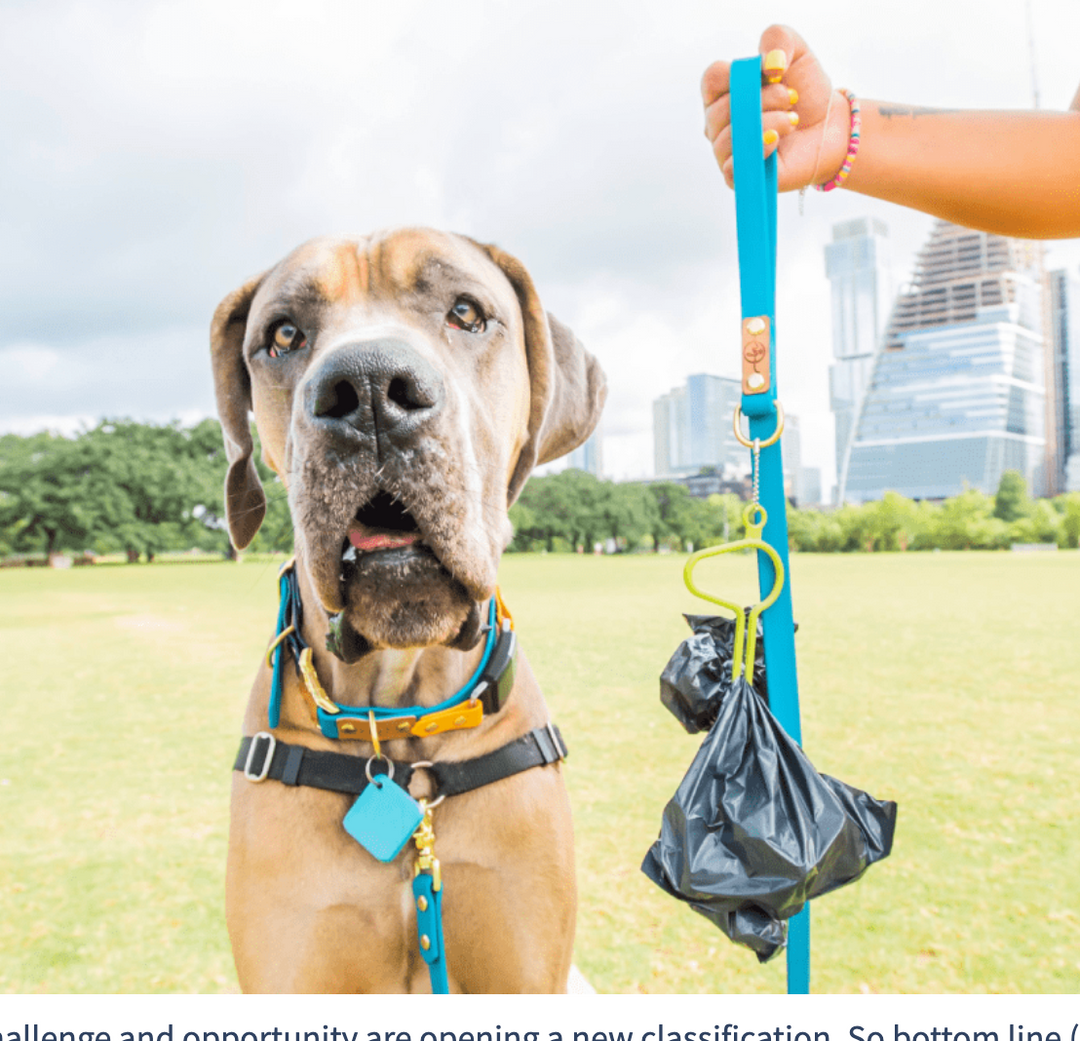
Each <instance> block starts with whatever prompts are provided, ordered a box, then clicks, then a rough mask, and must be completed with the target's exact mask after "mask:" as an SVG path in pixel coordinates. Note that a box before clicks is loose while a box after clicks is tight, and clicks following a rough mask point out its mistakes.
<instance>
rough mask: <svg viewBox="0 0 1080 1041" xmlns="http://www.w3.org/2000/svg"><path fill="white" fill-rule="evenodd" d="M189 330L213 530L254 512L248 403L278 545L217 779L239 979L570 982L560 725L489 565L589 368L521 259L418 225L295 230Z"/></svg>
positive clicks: (470, 987) (345, 986)
mask: <svg viewBox="0 0 1080 1041" xmlns="http://www.w3.org/2000/svg"><path fill="white" fill-rule="evenodd" d="M211 346H212V353H213V365H214V378H215V382H216V390H217V401H218V409H219V412H220V415H221V422H222V426H223V429H224V434H225V444H226V449H227V452H228V458H229V471H228V477H227V479H226V504H227V510H228V521H229V528H230V531H231V533H232V538H233V541H234V543H235V544H236V545H237V547H239V548H243V547H244V546H246V545H247V544H248V543H249V542H250V541H251V539H252V538H253V537H254V535H255V533H256V531H257V530H258V527H259V524H260V522H261V520H262V517H263V514H264V512H265V505H266V499H265V493H264V491H263V488H262V486H261V484H260V482H259V479H258V476H257V473H256V469H255V466H254V462H253V460H252V452H253V439H252V435H251V429H250V416H251V414H252V413H253V414H254V417H255V423H256V425H257V427H258V432H259V438H260V441H261V443H262V453H263V458H264V460H265V461H266V463H267V464H268V465H269V466H270V467H271V468H272V469H273V470H274V471H275V472H276V473H277V474H278V475H279V477H280V478H281V481H282V483H283V485H284V487H285V488H286V489H287V491H288V499H289V507H290V510H291V512H292V518H293V525H294V529H295V539H296V557H295V562H294V563H293V564H292V565H291V566H287V567H286V568H285V569H283V572H282V575H281V580H280V586H281V605H280V610H279V612H278V615H277V625H276V627H275V628H274V630H273V633H272V643H271V649H270V651H269V653H268V654H267V656H266V658H265V660H264V661H262V662H261V663H260V665H259V671H258V674H257V676H256V679H255V684H254V687H253V689H252V692H251V698H250V701H249V704H248V708H247V713H246V715H245V718H244V735H245V736H244V739H243V741H242V743H241V747H240V752H239V753H238V755H237V759H236V764H235V771H234V775H233V796H232V823H231V828H230V841H229V863H228V880H227V894H226V910H227V917H228V926H229V935H230V937H231V940H232V945H233V953H234V956H235V959H236V967H237V971H238V973H239V977H240V984H241V986H242V987H243V989H244V990H245V991H263V992H266V991H291V992H296V991H307V992H327V991H365V992H409V991H417V992H421V991H430V990H436V991H445V990H449V991H454V992H456V991H463V992H481V991H487V992H514V991H560V990H564V989H565V988H566V982H567V976H568V974H569V972H570V959H571V949H572V945H573V937H574V914H575V904H576V895H575V883H574V857H573V835H572V829H571V823H570V811H569V805H568V801H567V797H566V791H565V788H564V786H563V778H562V769H561V761H562V759H563V758H564V756H565V754H566V746H565V744H564V743H563V740H562V736H561V734H560V733H559V731H558V728H557V727H555V726H554V725H553V723H552V720H551V719H550V717H549V714H548V709H547V707H546V706H545V704H544V700H543V696H542V695H541V693H540V690H539V688H538V686H537V683H536V680H535V679H534V677H533V674H532V671H531V670H530V668H529V665H528V662H527V661H526V659H525V653H524V651H523V649H522V648H521V645H520V644H519V640H518V636H519V634H518V633H516V632H515V631H514V627H513V620H512V617H511V614H510V611H509V610H508V607H507V605H506V604H505V603H504V601H503V599H502V597H501V596H500V594H499V591H498V589H497V584H496V578H497V571H498V566H499V559H500V556H501V554H502V552H503V550H504V549H505V547H506V545H507V543H508V542H509V540H510V536H511V530H510V523H509V521H508V519H507V510H508V508H509V506H510V504H511V503H513V501H514V499H515V498H516V497H517V495H518V493H519V492H520V491H521V488H522V486H523V485H524V483H525V481H526V479H527V478H528V476H529V473H530V472H531V470H532V469H533V467H534V466H536V465H537V464H538V463H542V462H546V461H548V460H551V459H555V458H558V457H559V456H561V455H563V454H565V453H566V452H569V451H570V450H571V449H573V448H575V447H576V446H577V445H579V444H580V443H581V442H583V441H584V440H585V439H586V438H587V437H588V436H589V434H590V433H591V432H592V430H593V428H594V427H595V425H596V422H597V420H598V418H599V414H600V409H601V407H602V404H603V400H604V394H605V386H604V377H603V374H602V373H601V371H600V369H599V366H598V365H597V364H596V361H595V359H593V357H592V356H591V355H590V354H588V353H587V352H586V351H585V350H584V348H583V347H582V346H581V344H580V343H579V342H578V341H577V339H576V338H575V337H574V335H573V334H572V333H571V332H570V331H569V330H568V329H567V328H566V327H565V326H563V325H561V324H560V323H559V322H558V321H556V320H555V319H554V318H552V317H551V316H550V315H548V314H547V313H546V312H545V311H544V309H543V307H542V306H541V303H540V299H539V297H538V295H537V291H536V289H535V287H534V286H533V283H532V280H531V279H530V277H529V275H528V273H527V272H526V270H525V268H524V267H523V266H522V265H521V263H519V262H518V261H517V260H515V259H514V258H513V257H510V256H508V255H507V254H505V253H503V252H502V251H501V250H499V249H497V248H495V247H493V246H485V245H480V244H478V243H475V242H473V241H472V240H470V239H466V238H463V237H460V236H456V235H450V234H446V233H442V232H436V231H430V230H426V229H405V230H397V231H393V232H386V233H381V234H376V235H372V236H369V237H366V238H340V239H336V238H335V239H331V238H327V239H318V240H315V241H313V242H309V243H307V244H306V245H304V246H301V247H300V248H299V249H297V250H296V251H294V252H293V253H292V254H290V255H289V256H288V257H286V258H285V259H284V260H283V261H281V263H279V264H277V265H276V266H275V267H273V268H271V269H270V270H268V271H266V272H265V273H264V274H262V275H260V276H258V277H257V278H254V279H252V280H251V281H250V282H248V283H247V284H246V285H244V286H242V287H241V288H240V289H237V290H236V291H235V292H233V293H231V294H230V295H229V296H228V297H226V298H225V300H224V301H222V303H221V305H220V306H219V307H218V309H217V311H216V313H215V315H214V321H213V328H212V333H211ZM511 606H512V605H511ZM272 621H273V619H272V618H269V617H268V619H267V623H268V626H269V625H270V624H271V622H272ZM524 640H525V641H527V634H524Z"/></svg>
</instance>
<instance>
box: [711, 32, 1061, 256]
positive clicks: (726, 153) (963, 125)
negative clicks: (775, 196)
mask: <svg viewBox="0 0 1080 1041" xmlns="http://www.w3.org/2000/svg"><path fill="white" fill-rule="evenodd" d="M761 49H762V51H763V53H765V54H766V55H768V56H769V57H768V59H767V63H769V62H771V63H772V64H774V65H776V66H778V67H777V69H775V70H774V75H777V74H779V73H782V79H781V80H780V81H779V82H777V83H768V84H766V85H765V86H764V87H763V90H762V108H763V110H764V111H763V116H762V124H763V127H764V129H765V131H766V136H767V137H768V136H769V135H768V131H770V130H772V131H773V133H774V134H775V140H774V141H773V142H772V143H771V144H770V143H766V146H765V151H766V154H770V153H771V152H772V151H777V160H778V180H779V185H780V190H781V191H791V190H794V189H796V188H803V187H806V186H807V185H810V184H821V183H824V182H827V181H829V180H831V179H832V178H833V177H835V175H836V173H837V171H838V170H839V169H840V165H841V163H842V162H843V161H844V156H845V155H846V153H847V145H848V136H849V132H850V109H849V107H848V103H847V100H846V99H845V98H844V96H843V95H842V94H840V93H839V92H838V91H834V90H833V87H832V84H831V83H830V81H829V79H828V76H827V75H826V74H825V71H824V69H823V68H822V67H821V65H820V63H819V62H818V61H817V58H816V57H815V56H814V54H813V53H812V52H811V51H810V49H809V48H808V47H807V46H806V44H805V42H804V41H803V40H802V38H801V37H799V35H798V34H797V33H795V32H794V31H793V30H791V29H788V28H786V27H784V26H772V27H771V28H769V29H767V30H766V31H765V33H764V34H763V35H762V38H761ZM774 52H782V57H780V56H776V55H774ZM778 58H779V61H778V60H777V59H778ZM729 80H730V65H729V64H728V63H724V62H717V63H715V64H714V65H712V66H710V67H709V69H707V70H706V72H705V75H704V77H703V78H702V96H703V100H704V102H705V112H706V136H707V137H708V138H709V140H710V142H711V143H712V145H713V151H714V153H715V155H716V158H717V162H718V163H719V164H720V167H721V170H722V171H723V173H724V176H725V179H726V180H727V181H728V183H729V184H731V183H732V164H731V128H730V100H729V95H728V84H729ZM791 88H794V90H795V91H796V93H797V100H796V101H795V102H794V103H793V102H792V100H791V95H790V94H789V89H791ZM830 98H831V99H832V100H831V102H830V100H829V99H830ZM860 106H861V110H862V112H861V115H862V134H861V142H860V147H859V153H858V156H857V157H856V159H855V161H854V163H853V165H852V168H851V173H850V174H849V176H848V178H847V180H846V181H845V182H844V187H846V188H849V189H850V190H852V191H857V192H861V193H862V194H864V195H871V196H874V197H875V198H879V199H885V200H887V201H888V202H894V203H898V204H899V205H902V206H909V207H912V208H913V209H917V210H921V211H923V212H925V213H930V214H933V215H934V216H937V217H943V218H945V219H946V220H950V221H953V222H954V223H956V224H963V225H965V226H967V227H973V228H978V229H981V230H985V231H991V232H996V233H998V234H1003V235H1015V236H1019V237H1024V238H1073V237H1080V91H1078V92H1077V96H1076V97H1075V98H1074V99H1073V106H1072V109H1071V110H1070V111H1069V112H1039V111H1030V112H979V111H955V110H953V111H950V110H943V109H924V108H917V107H914V106H910V105H896V104H892V103H889V102H881V101H867V100H863V99H860ZM792 111H794V112H795V113H796V114H797V116H798V120H797V122H794V123H793V122H792V121H791V118H790V115H789V113H790V112H792Z"/></svg>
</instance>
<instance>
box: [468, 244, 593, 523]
mask: <svg viewBox="0 0 1080 1041" xmlns="http://www.w3.org/2000/svg"><path fill="white" fill-rule="evenodd" d="M482 248H483V249H484V250H485V252H486V253H487V254H488V256H489V257H491V259H492V260H493V261H495V263H496V264H497V265H498V266H499V268H500V269H501V270H502V272H503V274H504V275H506V277H507V278H508V279H509V280H510V284H511V285H512V286H513V287H514V291H515V292H516V293H517V298H518V303H519V305H520V306H521V316H522V318H523V320H524V326H525V349H526V353H527V355H528V364H529V386H530V406H529V437H528V440H527V441H526V443H525V445H524V447H523V448H522V450H521V454H520V455H519V456H518V460H517V465H516V466H515V467H514V472H513V475H512V476H511V478H510V487H509V490H508V493H507V502H508V503H513V502H514V500H515V499H516V498H517V497H518V495H519V494H520V492H521V489H522V488H523V487H524V485H525V481H526V480H527V479H528V476H529V474H530V473H531V472H532V470H533V467H535V466H538V465H539V464H540V463H548V462H550V461H551V460H552V459H558V458H559V457H560V456H563V455H566V453H567V452H571V451H573V450H574V449H575V448H577V446H578V445H580V444H582V443H583V442H584V441H585V440H586V439H587V438H588V436H589V435H590V434H591V433H592V432H593V430H595V429H596V424H597V423H598V422H599V420H600V412H601V411H602V410H603V407H604V399H605V398H606V397H607V380H606V379H605V378H604V370H603V369H601V368H600V365H599V363H598V362H597V360H596V359H595V358H594V357H593V356H592V355H591V354H590V353H589V352H588V351H587V350H585V348H584V347H583V346H582V345H581V341H580V340H579V339H578V338H577V337H576V336H575V335H574V334H573V333H572V332H571V331H570V330H569V329H568V328H567V327H566V326H565V325H563V324H562V322H560V321H559V320H558V319H556V318H554V317H553V316H551V315H549V314H547V313H546V312H545V311H544V309H543V307H542V306H541V305H540V297H539V295H538V294H537V292H536V287H535V286H534V285H533V281H532V279H531V278H530V277H529V273H528V271H526V270H525V265H524V264H522V263H521V261H519V260H517V259H515V258H514V257H512V256H510V255H509V254H508V253H504V252H503V251H502V250H501V249H499V248H498V247H497V246H489V245H485V246H483V247H482Z"/></svg>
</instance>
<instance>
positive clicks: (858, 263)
mask: <svg viewBox="0 0 1080 1041" xmlns="http://www.w3.org/2000/svg"><path fill="white" fill-rule="evenodd" d="M888 236H889V230H888V228H887V227H886V226H885V225H884V224H883V223H882V222H881V221H879V220H873V219H871V218H869V217H862V218H860V219H859V220H851V221H844V222H843V223H841V224H835V225H833V241H832V242H830V243H829V244H828V245H827V246H826V247H825V274H826V275H827V276H828V278H829V283H830V285H831V286H832V332H833V356H834V357H835V358H836V361H835V362H834V363H833V365H832V366H831V367H830V369H829V407H830V408H831V409H832V413H833V418H834V420H835V423H836V477H837V481H838V482H840V483H841V484H842V483H843V466H844V460H845V459H846V458H847V450H848V443H849V442H850V440H851V432H852V430H853V429H854V425H855V415H856V412H857V411H858V408H859V405H860V403H861V402H862V398H863V394H864V393H865V391H866V386H867V384H868V383H869V382H870V372H871V369H872V368H873V364H874V355H875V354H876V353H877V349H878V345H879V342H880V340H881V334H882V333H883V332H884V330H885V322H886V319H887V318H888V314H889V306H890V303H891V301H892V292H893V291H892V267H891V264H892V261H891V259H890V253H889V238H888Z"/></svg>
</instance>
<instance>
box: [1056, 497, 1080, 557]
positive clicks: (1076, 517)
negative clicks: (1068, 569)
mask: <svg viewBox="0 0 1080 1041" xmlns="http://www.w3.org/2000/svg"><path fill="white" fill-rule="evenodd" d="M1054 508H1055V509H1056V510H1057V511H1058V513H1059V514H1060V515H1061V527H1060V535H1059V545H1061V546H1062V547H1064V548H1066V549H1078V548H1080V492H1068V493H1067V494H1066V495H1059V496H1058V497H1057V498H1056V499H1055V500H1054Z"/></svg>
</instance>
